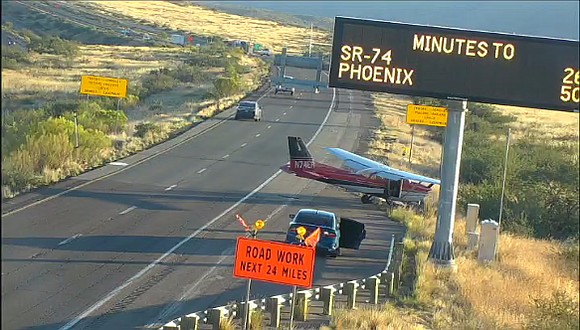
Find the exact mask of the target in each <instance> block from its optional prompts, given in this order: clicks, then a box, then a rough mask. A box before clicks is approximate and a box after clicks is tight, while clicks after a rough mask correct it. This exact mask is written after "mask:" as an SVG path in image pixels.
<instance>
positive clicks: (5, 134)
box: [2, 109, 48, 157]
mask: <svg viewBox="0 0 580 330" xmlns="http://www.w3.org/2000/svg"><path fill="white" fill-rule="evenodd" d="M47 118H48V114H47V113H46V112H45V111H44V110H43V109H36V110H30V109H19V110H16V111H11V112H9V113H8V114H6V117H5V118H4V120H3V121H2V157H5V156H6V155H8V154H10V153H11V152H12V151H14V150H17V149H18V148H20V146H21V145H23V144H24V143H26V136H27V135H29V134H30V133H29V132H30V131H31V130H33V129H35V127H36V126H37V125H38V124H39V123H40V122H42V121H43V120H45V119H47Z"/></svg>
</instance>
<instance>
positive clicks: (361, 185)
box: [281, 136, 440, 205]
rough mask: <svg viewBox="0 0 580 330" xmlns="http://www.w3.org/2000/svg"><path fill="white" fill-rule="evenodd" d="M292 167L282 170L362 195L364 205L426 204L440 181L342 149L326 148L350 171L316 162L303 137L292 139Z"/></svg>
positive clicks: (283, 167) (289, 138)
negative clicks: (377, 201)
mask: <svg viewBox="0 0 580 330" xmlns="http://www.w3.org/2000/svg"><path fill="white" fill-rule="evenodd" d="M288 149H289V152H290V163H288V164H286V165H284V166H282V167H281V169H282V170H283V171H285V172H287V173H290V174H294V175H296V176H299V177H301V178H306V179H310V180H316V181H320V182H324V183H328V184H331V185H335V186H339V187H342V188H344V189H346V190H347V191H355V192H360V193H362V194H363V195H362V197H361V202H362V203H364V204H367V203H371V199H372V197H373V196H374V197H380V198H383V199H385V200H386V201H387V203H392V202H400V203H404V204H414V205H421V204H423V202H424V200H425V197H427V195H428V194H429V193H430V192H431V187H432V186H433V185H435V184H437V185H438V184H440V181H439V180H437V179H433V178H429V177H425V176H422V175H418V174H414V173H409V172H405V171H401V170H397V169H395V168H392V167H389V166H387V165H385V164H381V163H379V162H376V161H374V160H370V159H368V158H365V157H361V156H359V155H356V154H353V153H351V152H348V151H346V150H343V149H340V148H326V150H328V151H329V152H331V153H332V154H333V155H335V156H337V157H338V158H340V159H342V160H343V161H344V166H345V167H346V169H343V168H338V167H334V166H330V165H326V164H322V163H319V162H316V161H315V160H314V159H313V158H312V155H311V154H310V151H309V150H308V148H307V147H306V145H305V144H304V142H303V141H302V139H301V138H300V137H295V136H289V137H288Z"/></svg>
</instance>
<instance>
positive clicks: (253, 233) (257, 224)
mask: <svg viewBox="0 0 580 330" xmlns="http://www.w3.org/2000/svg"><path fill="white" fill-rule="evenodd" d="M236 219H237V220H238V221H239V222H240V223H241V224H242V226H243V227H244V228H245V230H246V231H247V232H248V233H249V236H250V237H251V239H257V237H258V231H259V230H261V229H262V228H264V225H265V224H266V223H265V222H264V220H257V221H256V222H255V223H254V225H253V226H252V228H250V226H248V224H247V223H246V221H244V219H243V218H242V217H241V216H240V215H239V214H236ZM251 288H252V279H251V278H248V283H247V284H246V301H245V305H244V307H245V309H244V318H243V319H244V321H243V322H244V323H243V328H242V329H243V330H247V329H248V327H249V322H248V321H249V319H250V306H249V305H248V304H249V303H250V291H251Z"/></svg>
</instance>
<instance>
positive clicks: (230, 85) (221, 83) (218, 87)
mask: <svg viewBox="0 0 580 330" xmlns="http://www.w3.org/2000/svg"><path fill="white" fill-rule="evenodd" d="M213 86H214V91H215V94H216V97H218V98H222V97H227V96H231V95H233V94H235V93H237V92H238V91H239V90H240V83H239V81H238V80H236V79H234V78H228V77H218V78H217V79H216V80H215V81H214V82H213Z"/></svg>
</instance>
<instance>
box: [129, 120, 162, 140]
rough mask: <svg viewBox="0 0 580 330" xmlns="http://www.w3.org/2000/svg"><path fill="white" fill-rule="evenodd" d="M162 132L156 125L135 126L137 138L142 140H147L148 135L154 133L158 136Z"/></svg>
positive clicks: (147, 123) (142, 124)
mask: <svg viewBox="0 0 580 330" xmlns="http://www.w3.org/2000/svg"><path fill="white" fill-rule="evenodd" d="M160 132H161V128H160V127H159V126H158V125H156V124H154V123H149V122H146V123H140V124H137V125H135V134H134V135H135V136H137V137H140V138H145V136H146V135H147V134H150V133H153V134H158V133H160Z"/></svg>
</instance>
